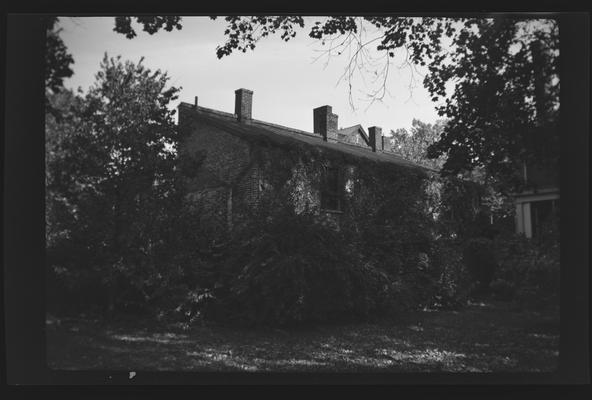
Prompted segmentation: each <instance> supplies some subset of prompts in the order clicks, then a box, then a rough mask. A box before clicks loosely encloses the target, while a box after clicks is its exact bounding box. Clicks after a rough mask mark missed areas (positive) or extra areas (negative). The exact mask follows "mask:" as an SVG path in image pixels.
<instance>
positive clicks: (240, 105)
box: [234, 89, 253, 122]
mask: <svg viewBox="0 0 592 400" xmlns="http://www.w3.org/2000/svg"><path fill="white" fill-rule="evenodd" d="M234 95H235V97H234V113H235V114H236V117H237V118H238V121H239V122H248V121H250V120H251V119H252V112H253V91H252V90H249V89H237V90H235V91H234Z"/></svg>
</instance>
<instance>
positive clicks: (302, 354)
mask: <svg viewBox="0 0 592 400" xmlns="http://www.w3.org/2000/svg"><path fill="white" fill-rule="evenodd" d="M558 351H559V315H558V312H554V313H549V312H546V313H544V314H542V313H536V312H525V311H519V310H516V309H513V308H512V307H511V306H510V305H509V304H506V303H500V302H486V303H473V304H471V305H469V306H467V307H466V308H464V309H463V310H460V311H433V312H427V311H423V312H413V313H407V314H405V315H401V316H400V317H399V318H397V319H396V321H394V322H393V321H389V322H386V321H385V322H380V323H358V324H347V325H333V326H315V327H309V328H302V329H298V330H281V329H236V328H224V327H219V326H208V325H198V326H192V327H189V328H183V327H182V326H181V325H175V324H173V325H164V324H160V325H159V324H158V323H156V322H152V321H141V322H138V321H127V322H105V321H97V320H85V319H68V320H66V319H64V320H61V321H60V320H59V319H56V318H55V317H51V318H48V324H47V359H48V364H49V367H50V368H52V369H60V370H97V369H102V370H126V371H134V370H135V371H237V370H238V371H273V372H278V371H286V372H322V371H327V372H342V371H343V372H350V371H351V372H406V371H409V372H517V371H529V372H546V371H553V370H555V369H556V368H557V363H558V356H559V353H558Z"/></svg>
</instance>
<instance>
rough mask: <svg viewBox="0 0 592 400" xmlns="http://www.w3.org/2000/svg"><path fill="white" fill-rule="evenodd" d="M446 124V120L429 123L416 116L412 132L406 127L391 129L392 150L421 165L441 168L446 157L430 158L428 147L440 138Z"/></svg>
mask: <svg viewBox="0 0 592 400" xmlns="http://www.w3.org/2000/svg"><path fill="white" fill-rule="evenodd" d="M445 125H446V121H445V120H439V121H436V123H434V124H428V123H425V122H421V121H420V120H418V119H415V118H414V119H413V121H412V122H411V131H410V132H408V131H407V130H406V129H405V128H400V129H397V130H394V131H393V130H391V137H390V140H389V144H390V145H389V147H390V150H391V151H392V152H394V153H396V154H399V155H400V156H402V157H404V158H406V159H408V160H411V161H413V162H416V163H418V164H420V165H424V166H426V167H429V168H432V169H435V170H440V169H441V168H442V165H443V164H444V162H445V157H444V156H442V157H439V158H438V159H431V158H428V155H427V149H428V147H429V146H430V145H431V144H433V143H434V142H436V141H437V140H438V139H439V138H440V135H441V134H442V132H443V130H444V126H445Z"/></svg>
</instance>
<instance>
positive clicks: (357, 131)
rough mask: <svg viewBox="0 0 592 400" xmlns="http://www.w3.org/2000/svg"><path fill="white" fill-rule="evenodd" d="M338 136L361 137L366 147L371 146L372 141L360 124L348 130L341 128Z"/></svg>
mask: <svg viewBox="0 0 592 400" xmlns="http://www.w3.org/2000/svg"><path fill="white" fill-rule="evenodd" d="M337 134H338V135H343V136H348V137H352V136H356V135H360V136H361V137H362V139H363V140H364V142H365V143H366V145H368V146H369V145H370V139H369V138H368V134H367V133H366V131H365V130H364V128H362V125H360V124H358V125H354V126H350V127H348V128H341V129H339V130H338V131H337Z"/></svg>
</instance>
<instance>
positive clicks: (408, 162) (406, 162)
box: [178, 101, 440, 173]
mask: <svg viewBox="0 0 592 400" xmlns="http://www.w3.org/2000/svg"><path fill="white" fill-rule="evenodd" d="M182 106H183V107H186V108H191V109H192V110H195V111H198V110H199V111H205V112H206V113H209V114H214V115H219V116H222V117H226V118H232V119H236V118H237V115H236V114H233V113H229V112H225V111H220V110H215V109H213V108H208V107H203V106H199V105H198V106H196V105H195V104H191V103H187V102H184V101H181V102H180V103H179V106H178V107H182ZM251 122H252V123H255V124H259V125H264V126H269V127H273V128H280V129H284V130H287V131H291V132H294V133H297V134H301V135H306V136H309V137H314V138H319V139H321V138H322V137H321V136H320V135H317V134H315V133H311V132H307V131H303V130H300V129H295V128H290V127H287V126H284V125H279V124H274V123H271V122H267V121H261V120H257V119H252V120H251ZM355 126H358V127H359V128H358V129H361V130H362V132H364V131H363V129H364V128H363V127H362V125H361V124H356V125H352V126H350V127H348V128H352V127H355ZM342 129H347V128H342ZM294 139H296V140H297V137H295V138H294ZM338 143H339V145H342V146H348V147H354V148H358V149H360V148H362V149H364V150H367V151H369V152H371V150H370V149H366V148H364V147H362V146H358V145H355V144H350V143H347V142H338ZM380 153H382V154H384V155H386V156H394V158H395V159H397V161H400V162H401V164H396V165H399V166H406V167H409V168H416V169H421V170H425V171H429V172H435V173H439V172H440V171H438V170H435V169H433V168H430V167H426V166H423V165H420V164H417V163H416V162H414V161H411V160H407V159H406V158H404V157H401V156H399V155H398V154H395V153H393V152H391V151H384V150H382V151H380ZM353 156H355V155H353ZM358 157H362V156H358ZM383 161H385V162H387V161H386V160H383Z"/></svg>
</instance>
